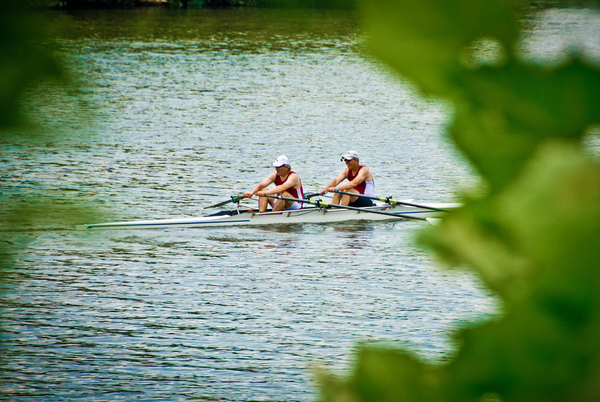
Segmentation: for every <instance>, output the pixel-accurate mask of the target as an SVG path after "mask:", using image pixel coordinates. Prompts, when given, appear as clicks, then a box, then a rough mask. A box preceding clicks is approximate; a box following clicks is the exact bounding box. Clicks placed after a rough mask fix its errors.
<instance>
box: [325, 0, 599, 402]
mask: <svg viewBox="0 0 600 402" xmlns="http://www.w3.org/2000/svg"><path fill="white" fill-rule="evenodd" d="M363 6H364V7H363V11H364V15H365V28H366V32H367V34H368V36H369V47H370V49H371V51H372V52H373V53H374V54H375V55H376V56H377V57H379V58H380V59H381V60H383V61H384V62H386V63H387V64H389V65H390V66H391V67H392V68H394V69H395V70H396V71H397V72H398V73H399V74H401V75H403V76H404V77H406V78H408V79H410V80H411V81H413V82H414V83H415V84H416V85H417V87H418V88H419V89H420V90H421V91H422V93H423V94H425V95H430V96H435V97H438V98H443V99H446V100H448V101H450V102H451V104H452V105H453V107H454V115H453V119H452V122H451V123H450V126H449V127H448V134H449V136H450V137H451V139H452V140H453V141H454V143H455V144H456V145H457V146H458V147H459V148H460V150H461V151H462V153H463V154H464V155H465V157H466V158H467V159H468V160H469V161H470V162H471V163H472V164H473V166H474V167H475V169H477V171H478V172H479V173H480V175H481V178H482V182H483V183H484V184H485V186H484V187H485V191H480V192H479V195H477V196H473V195H472V196H465V202H464V207H462V208H461V209H460V210H458V211H457V212H456V213H453V214H451V215H450V216H448V217H447V218H445V219H444V220H442V222H441V223H440V224H439V225H437V226H436V227H434V228H432V229H430V230H429V231H428V232H427V233H425V234H423V235H422V237H421V239H422V241H423V242H425V243H426V244H428V245H430V246H431V247H432V248H433V249H434V250H435V251H436V252H437V254H438V256H439V257H440V258H441V259H442V260H443V261H445V262H446V263H448V264H449V265H451V266H462V267H466V268H468V269H472V270H473V271H474V272H476V273H477V274H478V275H479V276H480V277H481V278H482V281H483V283H484V284H485V285H486V286H487V287H489V288H490V289H491V290H492V291H493V292H494V293H496V294H497V295H498V296H499V297H500V298H501V300H502V303H503V308H502V310H503V311H502V314H501V315H500V316H498V317H496V318H493V319H489V320H488V321H486V322H481V323H478V324H476V325H471V326H467V327H464V328H462V329H460V330H458V331H457V332H456V334H455V335H454V339H455V342H456V345H457V352H455V354H454V355H453V356H452V357H451V358H449V359H448V361H446V362H443V363H442V362H436V363H435V364H431V363H428V362H425V361H422V360H421V359H419V358H418V357H417V356H416V355H414V354H413V353H411V352H410V351H403V350H398V349H390V348H385V347H378V346H373V345H364V346H362V347H360V348H359V349H358V352H357V358H356V363H355V365H354V367H353V372H352V374H351V375H350V377H349V378H345V379H340V378H337V377H335V376H333V375H331V374H329V373H327V372H320V373H319V376H318V378H319V380H320V382H321V390H322V395H323V400H326V401H378V402H382V401H501V400H505V401H549V400H552V401H592V400H600V386H599V384H600V342H598V339H600V291H598V289H600V270H599V269H598V268H599V262H600V163H599V161H598V160H597V159H591V158H590V157H588V156H586V154H585V152H584V149H583V147H582V139H583V138H584V135H585V133H586V132H588V131H589V128H590V127H591V126H593V125H595V124H598V123H600V69H599V67H598V66H596V65H593V64H591V62H589V61H587V60H585V59H584V58H583V57H582V56H581V55H578V54H573V55H571V58H570V59H569V61H568V62H566V63H565V64H563V65H559V66H553V67H549V66H542V65H539V64H535V63H533V62H532V61H528V60H526V59H525V58H524V57H523V56H522V55H520V53H519V51H518V50H519V49H518V45H519V39H520V35H521V33H520V29H519V20H518V17H517V14H516V12H515V10H513V8H512V2H510V1H506V0H488V1H485V2H481V1H475V0H455V1H446V0H422V1H419V2H415V1H409V0H397V1H393V0H382V1H376V2H370V1H364V4H363Z"/></svg>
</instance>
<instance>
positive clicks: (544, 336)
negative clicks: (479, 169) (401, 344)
mask: <svg viewBox="0 0 600 402" xmlns="http://www.w3.org/2000/svg"><path fill="white" fill-rule="evenodd" d="M485 202H486V203H487V204H488V205H487V208H486V210H487V211H489V215H488V216H487V220H489V221H490V222H492V224H490V225H481V224H479V225H473V222H481V220H480V219H479V218H478V217H476V215H473V214H472V213H471V212H470V210H469V209H466V210H465V211H463V212H462V214H457V215H455V216H453V217H450V218H449V219H448V220H447V221H444V222H442V223H441V225H440V226H438V227H436V228H435V229H434V230H437V231H440V232H441V233H442V234H441V235H440V236H439V237H438V240H439V239H442V240H441V242H442V243H445V242H447V243H446V244H445V247H444V250H445V252H446V253H448V250H454V252H455V253H456V254H455V255H453V258H454V259H455V260H462V261H465V262H468V263H470V264H472V265H473V266H474V267H476V268H477V269H479V270H480V272H481V273H482V277H483V278H486V279H487V283H488V284H491V286H492V287H495V288H496V290H498V291H499V292H500V293H501V294H502V295H503V298H504V301H505V304H506V310H507V313H506V316H505V317H504V318H502V319H500V320H498V321H496V322H492V323H488V324H485V325H482V326H480V327H478V328H474V329H468V330H465V331H463V332H462V333H461V334H460V336H459V340H460V342H459V343H460V345H461V346H462V348H461V352H460V353H459V355H458V357H457V359H456V360H455V361H453V362H452V363H451V364H450V365H449V366H448V367H447V374H448V376H449V378H451V379H452V380H451V381H448V383H447V384H446V386H448V387H449V390H448V393H449V394H452V395H460V398H459V399H458V400H476V398H475V396H476V395H477V393H478V392H479V393H480V394H481V393H485V392H490V393H491V392H494V393H498V394H500V395H502V396H503V397H504V398H506V400H527V401H537V400H540V401H542V400H564V401H569V400H597V399H598V398H600V388H599V387H597V386H596V385H595V384H598V383H600V365H599V364H600V345H598V342H597V339H600V313H599V312H600V292H598V284H599V283H600V270H598V261H600V165H599V164H598V163H594V162H590V161H588V160H586V159H584V158H583V157H582V156H581V155H580V152H579V150H578V149H577V148H576V147H574V146H573V145H572V144H571V143H569V142H550V143H549V144H547V145H546V146H544V147H543V148H542V149H541V150H540V152H538V153H537V154H536V157H535V158H534V159H532V161H531V162H530V163H528V164H527V169H526V171H525V172H524V175H523V176H522V177H521V178H520V179H519V180H517V181H516V182H515V183H513V184H511V185H510V186H509V187H508V188H507V190H506V191H504V192H503V193H502V194H501V195H498V196H496V197H491V198H490V199H489V200H487V201H485ZM474 226H475V227H476V228H477V229H474V228H473V227H474ZM473 232H476V233H477V235H478V236H480V237H481V238H482V239H483V240H480V241H476V237H477V236H475V235H473ZM490 239H491V240H490ZM461 240H467V241H469V240H473V242H472V243H467V244H465V245H460V244H458V243H459V242H460V241H461ZM482 243H483V244H484V245H483V246H482ZM486 243H492V244H493V245H495V246H498V245H501V244H504V247H496V248H500V249H501V253H497V254H501V255H503V256H509V255H513V256H519V257H520V259H521V260H522V261H523V262H525V263H524V264H522V265H523V266H525V267H526V269H515V267H517V268H522V267H519V264H518V263H517V264H516V265H515V266H513V265H512V262H511V261H510V259H507V258H497V255H496V254H490V255H488V258H489V260H495V263H494V264H489V263H487V260H486V259H485V258H483V255H484V254H486V253H487V251H488V250H489V249H490V248H491V249H492V250H494V247H487V248H486ZM469 247H472V248H474V249H477V250H478V251H477V252H474V251H472V250H470V249H469ZM473 254H475V255H476V257H473ZM503 264H506V266H504V270H503V269H502V268H503V267H502V266H503ZM498 272H504V276H503V275H498ZM511 273H512V277H510V279H511V280H507V277H509V276H510V275H511ZM498 276H500V277H502V279H503V281H500V282H494V281H493V279H496V278H497V277H498ZM490 278H491V279H490ZM454 384H456V385H454ZM465 392H466V393H465ZM583 396H585V397H583ZM461 398H464V399H461Z"/></svg>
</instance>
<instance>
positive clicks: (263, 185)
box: [251, 172, 277, 195]
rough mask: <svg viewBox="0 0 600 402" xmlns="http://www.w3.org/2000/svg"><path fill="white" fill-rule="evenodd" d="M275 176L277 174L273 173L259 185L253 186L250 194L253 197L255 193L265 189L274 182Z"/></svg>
mask: <svg viewBox="0 0 600 402" xmlns="http://www.w3.org/2000/svg"><path fill="white" fill-rule="evenodd" d="M276 174H277V172H273V173H271V174H270V175H268V176H267V177H265V178H264V179H263V180H262V181H261V182H260V183H258V184H257V185H256V186H254V188H253V189H252V193H251V194H252V195H254V194H256V192H257V191H260V190H262V189H263V188H265V187H267V186H268V185H269V184H271V183H273V182H275V175H276Z"/></svg>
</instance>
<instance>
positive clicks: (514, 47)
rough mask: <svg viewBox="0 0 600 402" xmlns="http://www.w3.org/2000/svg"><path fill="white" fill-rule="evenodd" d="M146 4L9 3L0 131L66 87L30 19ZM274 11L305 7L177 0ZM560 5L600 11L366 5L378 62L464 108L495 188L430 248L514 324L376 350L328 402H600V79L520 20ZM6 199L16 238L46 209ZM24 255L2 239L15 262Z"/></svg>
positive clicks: (2, 18)
mask: <svg viewBox="0 0 600 402" xmlns="http://www.w3.org/2000/svg"><path fill="white" fill-rule="evenodd" d="M319 3H320V4H321V5H328V6H340V5H343V6H344V7H354V3H352V2H343V3H342V2H336V1H335V0H332V1H330V2H319ZM15 4H19V5H20V6H19V7H17V6H15ZM23 4H25V7H27V8H28V9H27V10H25V9H24V8H23V7H24V6H23ZM136 4H138V2H137V1H134V0H95V1H92V0H63V1H57V0H40V1H33V0H32V1H30V2H27V3H17V2H9V3H8V4H5V5H3V12H2V13H1V14H0V52H1V54H2V57H0V71H1V74H0V82H1V85H0V102H1V104H0V132H4V130H7V129H9V128H11V127H14V126H16V125H17V124H19V123H23V122H24V119H23V118H22V115H21V113H20V109H19V105H20V103H21V102H20V101H21V100H22V99H23V96H24V95H25V94H26V93H27V92H28V91H29V90H31V88H33V87H35V85H37V84H38V83H39V82H41V81H42V80H48V79H64V74H63V71H62V69H61V67H60V61H59V60H58V59H57V58H56V57H54V56H53V55H52V53H51V52H50V51H48V50H47V49H48V48H47V47H45V46H43V45H44V43H45V39H44V38H45V34H44V32H43V24H42V23H41V21H42V20H41V17H40V15H36V14H34V13H30V12H29V11H31V10H32V9H33V8H37V9H39V8H40V7H41V8H48V7H59V8H65V7H66V8H68V7H88V6H94V7H96V6H109V7H114V6H117V7H122V6H123V7H126V6H135V5H136ZM276 4H284V5H287V6H290V5H298V4H300V2H299V1H297V2H294V1H285V0H284V1H278V2H276V1H275V0H263V1H261V0H248V1H242V0H230V1H227V0H222V1H216V0H215V1H210V0H205V1H200V0H187V1H185V0H169V1H168V5H169V6H174V7H186V6H187V7H205V6H230V5H250V6H272V5H276ZM314 4H316V2H314ZM561 4H562V5H568V6H571V5H578V6H582V5H583V6H587V7H591V6H595V5H597V3H595V2H589V1H587V2H582V1H579V2H557V1H538V2H534V3H529V2H521V1H514V0H486V1H480V0H479V1H475V0H452V1H448V0H419V1H414V0H397V1H393V0H381V1H377V2H370V1H368V0H365V1H364V2H363V4H362V5H361V9H362V12H363V13H364V18H365V28H366V32H367V34H368V37H369V46H370V50H371V51H372V52H373V54H374V55H376V56H377V57H379V58H380V59H381V60H382V61H384V62H386V63H387V64H389V65H390V66H391V67H392V68H394V69H395V70H396V71H397V72H398V73H399V74H401V75H402V76H404V77H405V78H408V79H410V80H412V81H413V82H414V83H415V84H416V85H417V86H418V88H419V89H420V90H421V91H422V93H423V94H424V95H425V96H434V97H437V98H443V99H446V100H448V101H450V102H451V103H452V104H453V106H454V118H453V121H452V123H451V125H450V127H449V129H448V132H449V135H450V136H451V138H452V139H453V141H454V142H455V144H456V145H457V146H458V147H459V148H460V149H461V150H462V152H463V153H464V155H465V156H466V158H467V159H468V160H469V161H471V163H472V164H473V166H475V167H476V169H477V170H478V172H479V173H480V175H481V178H482V187H483V188H485V191H481V190H480V191H478V192H477V194H478V195H477V196H474V195H465V207H464V208H462V209H461V210H460V211H459V212H458V213H456V214H453V215H452V216H450V217H449V218H448V219H445V220H444V221H443V222H442V223H441V224H440V225H438V226H436V227H435V228H433V229H431V230H430V232H429V233H427V234H424V235H423V237H422V238H423V242H425V243H426V244H428V245H430V246H431V247H432V248H433V249H435V250H436V251H437V254H438V255H439V256H440V257H441V259H443V260H444V261H445V262H447V263H448V264H449V265H450V266H453V267H457V266H460V267H463V268H466V269H472V270H474V271H475V272H476V273H477V274H478V275H479V276H480V277H481V278H482V280H483V282H484V283H485V284H486V285H487V286H488V287H489V288H490V289H491V290H493V291H494V292H495V293H496V294H497V295H499V296H500V298H501V299H502V301H503V314H502V315H501V316H499V317H497V318H495V319H492V320H489V321H487V322H482V323H477V324H473V325H470V326H465V327H464V328H462V329H460V330H458V331H457V332H456V334H455V339H456V344H457V351H456V352H455V354H454V355H453V356H449V357H448V359H447V361H445V362H426V361H422V360H421V359H420V358H418V357H417V356H416V355H414V354H413V353H412V352H410V351H406V350H399V349H394V348H388V347H385V346H381V345H363V346H361V347H360V348H358V351H357V356H356V362H355V365H354V367H353V368H352V374H351V375H350V376H349V377H347V378H340V377H338V376H335V375H333V374H331V373H329V372H326V371H321V372H320V374H319V376H318V377H319V381H320V386H321V388H320V389H321V391H322V398H323V399H324V400H327V401H378V402H381V401H446V400H448V401H480V400H506V401H509V400H515V401H517V400H518V401H523V400H526V401H538V400H553V401H575V400H581V401H584V400H585V401H591V400H600V386H599V384H600V342H598V339H600V292H598V289H599V288H600V270H599V269H598V261H600V163H599V162H598V160H597V159H590V157H589V156H586V153H585V150H584V149H583V147H582V141H583V139H584V138H585V135H586V133H589V132H591V130H592V128H593V127H594V125H595V124H596V125H597V124H598V123H599V120H600V71H599V67H598V66H597V65H595V64H593V62H592V61H591V60H588V59H586V58H585V57H583V55H581V54H578V53H576V52H574V53H573V54H572V55H571V57H570V58H569V60H568V61H566V62H564V63H562V64H561V65H555V66H542V65H539V64H537V63H535V62H533V61H531V60H528V59H527V58H526V57H525V56H524V55H522V54H520V52H519V48H518V44H519V39H520V37H521V26H520V24H521V23H520V20H519V14H518V12H517V11H519V12H523V10H525V11H526V10H528V8H529V7H531V6H535V7H551V6H557V5H561ZM2 201H3V202H2V205H3V206H4V208H14V210H15V213H10V214H8V213H3V214H2V216H3V217H5V218H3V220H4V221H3V222H1V224H2V226H3V227H4V228H11V227H14V225H16V223H15V222H16V220H15V221H8V220H7V218H6V217H7V216H17V217H29V218H30V219H33V216H34V215H35V214H36V211H35V208H33V209H31V210H28V211H19V208H18V205H19V203H18V200H12V201H16V202H12V203H11V202H9V200H6V199H5V200H2ZM39 202H40V203H44V202H46V201H44V199H43V197H41V199H40V201H39ZM28 204H29V205H31V202H28ZM53 208H54V210H55V211H58V212H57V213H55V214H54V216H56V217H57V218H58V217H61V218H64V217H65V215H68V213H67V212H65V210H61V208H64V205H63V207H60V206H56V205H55V206H54V207H53ZM51 209H52V208H50V210H51ZM43 210H45V211H48V210H49V209H48V208H44V209H43ZM68 210H69V212H72V211H73V210H77V206H76V205H69V206H68ZM61 211H62V212H61ZM4 212H6V211H4ZM50 215H51V216H52V215H53V214H52V213H51V214H50ZM11 247H12V246H11V244H9V242H7V241H4V240H3V241H2V242H0V258H1V260H0V263H1V264H2V267H6V266H7V264H8V263H9V261H8V260H9V256H10V250H11Z"/></svg>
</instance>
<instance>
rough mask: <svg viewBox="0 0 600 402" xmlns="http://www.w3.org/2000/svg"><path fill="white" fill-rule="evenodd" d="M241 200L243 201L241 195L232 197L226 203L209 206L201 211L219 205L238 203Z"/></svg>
mask: <svg viewBox="0 0 600 402" xmlns="http://www.w3.org/2000/svg"><path fill="white" fill-rule="evenodd" d="M243 199H244V196H243V195H232V196H231V198H230V199H228V200H226V201H221V202H217V203H216V204H213V205H209V206H208V207H204V208H202V209H207V208H216V207H220V206H221V205H225V204H229V203H230V202H240V201H241V200H243Z"/></svg>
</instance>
